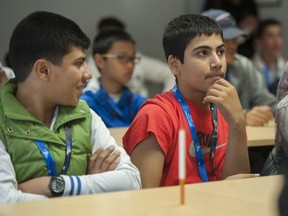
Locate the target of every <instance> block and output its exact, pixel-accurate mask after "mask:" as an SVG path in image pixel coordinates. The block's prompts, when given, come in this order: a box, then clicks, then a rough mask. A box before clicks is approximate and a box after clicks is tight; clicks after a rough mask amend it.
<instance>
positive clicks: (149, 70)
mask: <svg viewBox="0 0 288 216" xmlns="http://www.w3.org/2000/svg"><path fill="white" fill-rule="evenodd" d="M125 28H126V26H125V24H124V23H123V22H122V21H120V20H119V19H117V18H115V17H104V18H102V19H101V20H100V21H99V23H98V25H97V31H98V33H100V32H102V31H106V30H110V29H120V30H123V31H124V30H125ZM136 54H137V56H139V57H140V58H141V61H140V62H139V64H137V65H135V69H134V72H133V76H132V78H131V80H130V81H129V82H128V84H127V86H128V88H129V89H130V90H131V91H132V92H134V93H139V94H140V95H142V96H143V97H146V98H148V97H151V95H150V94H149V85H148V84H149V82H150V83H154V84H156V85H160V86H161V88H162V91H163V92H164V91H166V90H169V89H171V88H172V87H173V85H174V84H175V79H174V77H173V76H172V74H171V73H170V71H169V68H168V66H167V64H165V63H164V62H162V61H160V60H158V59H156V58H152V57H149V56H147V55H144V54H143V53H141V52H139V51H137V53H136ZM87 63H88V66H89V68H90V70H91V71H92V79H91V80H90V81H89V83H88V86H87V89H88V90H92V91H95V90H97V89H98V81H97V78H98V77H99V76H100V73H99V71H98V69H97V67H96V62H95V56H93V55H89V56H88V58H87ZM150 92H151V91H150Z"/></svg>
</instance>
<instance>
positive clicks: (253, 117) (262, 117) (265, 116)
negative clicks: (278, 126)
mask: <svg viewBox="0 0 288 216" xmlns="http://www.w3.org/2000/svg"><path fill="white" fill-rule="evenodd" d="M272 119H274V116H273V113H272V111H271V109H270V107H268V106H256V107H253V108H252V109H251V110H249V111H248V112H247V113H246V124H247V125H250V126H262V125H264V124H266V123H268V122H269V121H271V120H272Z"/></svg>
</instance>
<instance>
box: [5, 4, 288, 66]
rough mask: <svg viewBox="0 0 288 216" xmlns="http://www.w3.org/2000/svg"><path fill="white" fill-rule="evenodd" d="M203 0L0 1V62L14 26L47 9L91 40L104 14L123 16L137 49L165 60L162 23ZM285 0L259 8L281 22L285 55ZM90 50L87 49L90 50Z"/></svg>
mask: <svg viewBox="0 0 288 216" xmlns="http://www.w3.org/2000/svg"><path fill="white" fill-rule="evenodd" d="M203 2H204V0H82V1H79V0H78V1H75V0H48V1H47V0H45V1H44V0H21V1H19V0H0V26H1V32H0V61H1V62H2V63H3V57H4V55H5V53H6V52H7V51H8V46H9V38H10V36H11V33H12V31H13V29H14V27H15V25H16V24H17V23H18V22H19V21H20V20H21V19H22V18H24V17H25V16H27V15H28V14H29V13H31V12H33V11H36V10H47V11H51V12H56V13H59V14H62V15H64V16H66V17H68V18H70V19H72V20H74V21H75V22H76V23H78V24H79V25H80V27H81V28H82V29H83V31H84V32H85V33H86V34H87V35H88V36H89V38H90V39H91V40H92V39H93V37H94V36H95V34H96V23H97V21H98V20H99V19H100V18H101V17H103V16H107V15H114V16H117V17H119V18H120V19H122V20H123V21H124V22H125V23H126V25H127V29H128V32H130V33H131V34H132V35H133V37H134V39H135V40H136V41H137V47H138V50H140V51H141V52H143V53H145V54H147V55H150V56H154V57H157V58H160V59H163V60H164V53H163V50H162V42H161V41H162V33H163V29H164V26H165V25H166V24H167V23H168V22H169V21H170V20H171V19H172V18H174V17H176V16H178V15H180V14H184V13H200V11H201V9H202V4H203ZM287 9H288V2H287V1H286V0H285V1H284V0H282V6H281V7H270V8H267V7H265V8H262V7H260V15H261V16H263V17H269V16H274V17H276V18H278V19H279V20H280V21H282V22H283V23H284V26H285V28H287V30H286V32H285V39H287V40H286V41H287V42H286V44H285V49H284V50H283V51H284V53H285V56H286V57H287V58H288V26H287V22H288V21H286V20H287V19H285V18H286V13H287V11H288V10H287ZM89 51H90V50H89Z"/></svg>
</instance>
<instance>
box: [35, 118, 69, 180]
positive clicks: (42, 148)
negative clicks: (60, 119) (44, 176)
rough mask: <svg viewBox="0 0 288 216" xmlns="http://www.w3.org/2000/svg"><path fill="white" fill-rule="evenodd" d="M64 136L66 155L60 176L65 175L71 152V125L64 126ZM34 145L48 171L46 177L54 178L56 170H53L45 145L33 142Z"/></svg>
mask: <svg viewBox="0 0 288 216" xmlns="http://www.w3.org/2000/svg"><path fill="white" fill-rule="evenodd" d="M64 128H65V136H66V155H65V162H64V165H63V168H62V172H61V174H66V173H67V170H68V167H69V164H70V160H71V151H72V131H71V125H70V124H65V126H64ZM35 144H36V145H37V147H38V149H39V151H40V152H41V154H42V156H43V157H44V159H45V162H46V166H47V169H48V175H49V176H56V175H57V173H56V168H55V162H54V159H53V157H52V155H51V153H50V151H49V149H48V148H47V146H46V145H45V143H44V142H43V141H41V140H35Z"/></svg>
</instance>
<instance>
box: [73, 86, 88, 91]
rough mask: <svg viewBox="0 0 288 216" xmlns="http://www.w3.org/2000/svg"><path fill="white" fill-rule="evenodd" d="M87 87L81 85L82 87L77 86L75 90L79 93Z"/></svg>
mask: <svg viewBox="0 0 288 216" xmlns="http://www.w3.org/2000/svg"><path fill="white" fill-rule="evenodd" d="M86 87H87V85H83V86H78V87H77V88H76V89H77V90H79V91H83V89H85V88H86Z"/></svg>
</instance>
